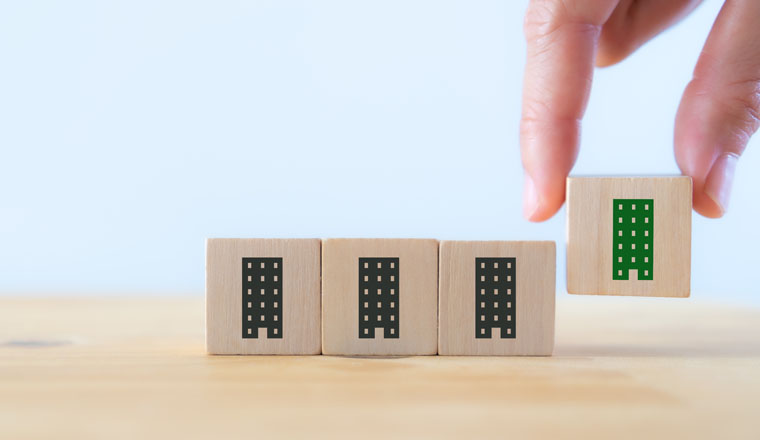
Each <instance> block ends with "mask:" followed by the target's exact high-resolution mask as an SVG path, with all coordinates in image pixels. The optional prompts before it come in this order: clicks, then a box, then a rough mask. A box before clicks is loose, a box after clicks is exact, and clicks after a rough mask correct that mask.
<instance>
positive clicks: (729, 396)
mask: <svg viewBox="0 0 760 440" xmlns="http://www.w3.org/2000/svg"><path fill="white" fill-rule="evenodd" d="M559 298H560V299H559V301H558V303H557V337H556V341H557V342H556V347H555V355H554V356H553V357H542V358H520V357H503V358H498V357H491V358H486V357H481V358H463V357H443V356H431V357H400V358H361V357H331V356H312V357H253V356H248V357H244V356H208V355H206V354H205V352H204V343H203V333H204V331H203V299H201V298H192V299H105V298H104V299H0V438H2V439H22V438H55V439H65V438H76V439H81V438H109V439H122V438H123V439H135V438H146V437H169V438H214V439H233V438H247V439H251V438H271V437H288V438H293V437H294V436H295V437H307V438H331V439H333V438H351V439H366V438H378V437H384V438H388V437H392V438H404V437H405V438H420V437H435V438H506V437H510V436H511V437H512V438H526V437H530V438H536V437H547V438H552V439H556V438H575V437H580V436H583V437H586V438H616V439H620V438H653V437H672V438H731V439H736V438H752V439H757V438H760V310H758V309H750V308H738V307H727V306H722V305H716V304H709V303H703V302H698V301H695V300H693V299H650V298H610V297H570V296H568V295H566V294H560V295H559ZM515 436H516V437H515Z"/></svg>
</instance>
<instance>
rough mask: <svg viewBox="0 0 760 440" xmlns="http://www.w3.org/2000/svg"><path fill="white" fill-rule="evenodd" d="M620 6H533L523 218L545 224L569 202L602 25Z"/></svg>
mask: <svg viewBox="0 0 760 440" xmlns="http://www.w3.org/2000/svg"><path fill="white" fill-rule="evenodd" d="M618 3H619V0H532V1H531V2H530V5H529V6H528V10H527V12H526V14H525V38H526V40H527V60H526V65H525V78H524V81H523V103H522V119H521V121H520V147H521V154H522V162H523V167H524V168H525V187H524V193H523V214H524V215H525V217H526V218H527V219H528V220H531V221H543V220H546V219H548V218H549V217H551V216H552V215H554V213H556V212H557V210H558V209H559V208H560V207H561V206H562V203H563V202H564V200H565V178H566V177H567V175H568V173H569V172H570V169H571V168H572V166H573V163H574V162H575V158H576V157H577V154H578V140H579V136H580V122H581V118H582V117H583V113H584V112H585V110H586V103H587V102H588V96H589V92H590V91H591V80H592V77H593V71H594V58H595V56H596V55H595V54H596V44H597V41H598V39H599V34H600V33H601V29H602V25H603V24H604V23H605V22H606V21H607V19H608V18H609V17H610V15H611V14H612V12H613V11H614V10H615V7H616V6H617V5H618Z"/></svg>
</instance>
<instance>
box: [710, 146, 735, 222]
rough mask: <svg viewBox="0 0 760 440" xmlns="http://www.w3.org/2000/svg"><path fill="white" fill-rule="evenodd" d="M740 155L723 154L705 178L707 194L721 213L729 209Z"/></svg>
mask: <svg viewBox="0 0 760 440" xmlns="http://www.w3.org/2000/svg"><path fill="white" fill-rule="evenodd" d="M737 160H738V157H737V156H736V155H735V154H723V155H721V156H720V157H718V159H716V160H715V163H714V164H713V166H712V168H711V169H710V172H709V173H707V178H706V179H705V194H707V196H708V197H710V198H711V199H712V201H713V202H715V204H716V205H718V207H719V208H720V213H721V215H723V214H725V213H726V210H727V209H728V199H729V198H730V197H731V186H732V185H733V183H734V172H735V171H736V162H737Z"/></svg>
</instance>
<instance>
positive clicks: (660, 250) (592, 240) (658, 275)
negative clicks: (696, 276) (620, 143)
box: [567, 176, 691, 297]
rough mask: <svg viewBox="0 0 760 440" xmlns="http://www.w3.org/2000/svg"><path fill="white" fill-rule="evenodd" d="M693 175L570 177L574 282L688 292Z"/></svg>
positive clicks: (580, 289) (626, 291)
mask: <svg viewBox="0 0 760 440" xmlns="http://www.w3.org/2000/svg"><path fill="white" fill-rule="evenodd" d="M690 277H691V178H689V177H680V176H679V177H625V178H613V177H570V178H568V179H567V290H568V292H570V293H575V294H585V295H631V296H669V297H688V296H689V285H690Z"/></svg>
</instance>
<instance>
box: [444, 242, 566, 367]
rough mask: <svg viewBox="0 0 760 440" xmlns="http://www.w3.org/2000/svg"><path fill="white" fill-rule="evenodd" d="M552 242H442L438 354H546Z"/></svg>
mask: <svg viewBox="0 0 760 440" xmlns="http://www.w3.org/2000/svg"><path fill="white" fill-rule="evenodd" d="M555 258H556V249H555V244H554V242H549V241H442V242H441V244H440V257H439V261H440V269H439V307H438V312H439V322H438V353H439V354H441V355H481V356H491V355H550V354H551V353H552V350H553V347H554V299H555V277H556V274H555V271H556V266H555Z"/></svg>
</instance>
